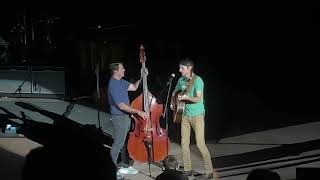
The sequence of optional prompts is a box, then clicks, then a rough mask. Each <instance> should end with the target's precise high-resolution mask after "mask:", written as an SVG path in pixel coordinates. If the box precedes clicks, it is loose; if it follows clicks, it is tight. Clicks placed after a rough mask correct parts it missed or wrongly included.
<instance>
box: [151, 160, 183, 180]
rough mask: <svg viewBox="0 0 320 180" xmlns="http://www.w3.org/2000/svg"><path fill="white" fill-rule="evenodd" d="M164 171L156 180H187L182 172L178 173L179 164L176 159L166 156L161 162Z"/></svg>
mask: <svg viewBox="0 0 320 180" xmlns="http://www.w3.org/2000/svg"><path fill="white" fill-rule="evenodd" d="M163 166H164V171H163V172H162V173H161V174H159V175H158V176H157V177H156V180H188V176H186V175H185V174H184V173H183V172H182V171H179V170H178V169H179V164H178V162H177V159H176V157H174V156H173V155H168V156H167V157H166V158H165V159H164V160H163Z"/></svg>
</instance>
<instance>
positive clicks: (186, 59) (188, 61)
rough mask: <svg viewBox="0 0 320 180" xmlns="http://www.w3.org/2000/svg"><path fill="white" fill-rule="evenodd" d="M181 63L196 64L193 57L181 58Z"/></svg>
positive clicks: (184, 64)
mask: <svg viewBox="0 0 320 180" xmlns="http://www.w3.org/2000/svg"><path fill="white" fill-rule="evenodd" d="M179 64H181V65H183V66H191V67H193V66H194V62H193V60H192V59H191V58H183V59H181V60H180V62H179Z"/></svg>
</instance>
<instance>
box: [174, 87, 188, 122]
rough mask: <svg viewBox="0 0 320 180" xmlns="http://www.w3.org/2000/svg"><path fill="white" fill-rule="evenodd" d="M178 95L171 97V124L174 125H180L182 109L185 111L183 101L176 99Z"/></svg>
mask: <svg viewBox="0 0 320 180" xmlns="http://www.w3.org/2000/svg"><path fill="white" fill-rule="evenodd" d="M179 94H180V93H176V95H175V96H174V97H173V98H174V99H173V102H174V105H173V107H174V108H173V122H174V123H181V121H182V115H183V113H184V109H185V104H186V103H185V102H184V101H180V100H179V99H178V95H179Z"/></svg>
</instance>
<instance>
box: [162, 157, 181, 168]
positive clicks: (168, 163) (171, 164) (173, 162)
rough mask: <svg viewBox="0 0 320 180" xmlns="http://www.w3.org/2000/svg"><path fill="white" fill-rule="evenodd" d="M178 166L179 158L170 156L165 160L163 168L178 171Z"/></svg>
mask: <svg viewBox="0 0 320 180" xmlns="http://www.w3.org/2000/svg"><path fill="white" fill-rule="evenodd" d="M177 165H178V162H177V158H176V157H174V156H173V155H168V156H167V157H166V158H164V160H163V166H164V168H165V169H167V170H168V169H176V168H177Z"/></svg>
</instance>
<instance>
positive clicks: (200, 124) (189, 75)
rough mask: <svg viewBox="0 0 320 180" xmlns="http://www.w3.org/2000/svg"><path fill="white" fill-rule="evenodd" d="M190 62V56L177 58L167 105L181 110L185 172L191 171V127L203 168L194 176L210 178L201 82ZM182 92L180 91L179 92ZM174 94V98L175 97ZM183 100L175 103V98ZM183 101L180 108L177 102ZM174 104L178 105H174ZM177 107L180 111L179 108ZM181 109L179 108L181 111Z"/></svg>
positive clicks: (202, 84)
mask: <svg viewBox="0 0 320 180" xmlns="http://www.w3.org/2000/svg"><path fill="white" fill-rule="evenodd" d="M193 67H194V63H193V61H192V60H191V59H190V58H185V59H182V60H181V61H180V62H179V72H180V73H181V77H180V78H179V80H178V82H177V84H176V86H175V89H174V91H173V93H172V98H171V104H170V108H171V109H172V110H174V113H182V115H181V148H182V156H183V164H184V173H185V174H186V175H187V176H191V175H192V167H191V157H190V147H189V145H190V130H191V127H192V129H193V130H194V132H195V138H196V142H197V147H198V148H199V151H200V152H201V155H202V158H203V161H204V167H205V172H204V174H203V175H202V176H197V179H212V178H213V167H212V162H211V156H210V153H209V150H208V148H207V145H206V143H205V137H204V126H205V124H204V114H205V107H204V101H203V89H204V83H203V80H202V78H201V77H200V76H198V75H196V74H194V73H193ZM180 92H182V93H180ZM175 97H176V98H175ZM181 101H182V102H184V103H179V102H181ZM181 105H184V107H183V108H181V107H180V108H179V107H178V106H181ZM177 108H178V109H177ZM179 110H180V112H179ZM181 110H182V111H183V112H181ZM179 117H180V116H179V115H176V114H175V115H174V120H175V122H179V121H180V120H177V119H176V118H179Z"/></svg>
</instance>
